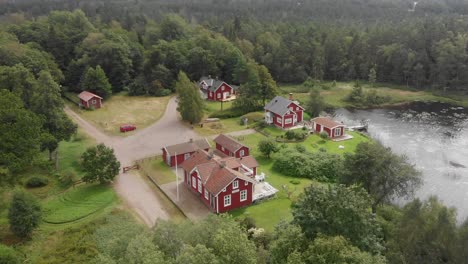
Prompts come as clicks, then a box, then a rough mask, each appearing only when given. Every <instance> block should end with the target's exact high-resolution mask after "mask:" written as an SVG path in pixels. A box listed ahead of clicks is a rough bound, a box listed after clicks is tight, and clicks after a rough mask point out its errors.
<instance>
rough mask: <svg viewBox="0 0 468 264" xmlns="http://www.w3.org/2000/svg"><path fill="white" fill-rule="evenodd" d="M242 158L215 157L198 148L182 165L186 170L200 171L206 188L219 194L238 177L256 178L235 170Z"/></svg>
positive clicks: (242, 178)
mask: <svg viewBox="0 0 468 264" xmlns="http://www.w3.org/2000/svg"><path fill="white" fill-rule="evenodd" d="M240 162H241V161H240V159H236V158H225V159H221V158H219V157H214V156H212V155H211V154H209V153H208V152H206V151H204V150H201V149H200V150H197V151H196V152H195V153H194V154H193V155H192V156H191V157H190V159H188V160H186V161H184V162H183V163H182V165H181V167H182V168H183V169H184V170H185V171H186V172H188V173H189V172H191V171H193V170H196V171H198V174H199V176H200V178H201V179H202V182H203V184H204V186H205V188H206V189H207V190H208V191H209V192H210V193H212V194H215V195H217V194H219V193H220V192H221V191H222V190H223V189H224V188H226V187H227V186H228V185H229V184H230V183H231V182H232V181H234V180H235V179H236V178H239V179H241V180H244V181H247V182H252V183H254V180H252V179H251V178H249V177H247V176H245V175H244V174H242V173H241V172H238V171H235V170H233V168H238V167H240V165H239V164H240Z"/></svg>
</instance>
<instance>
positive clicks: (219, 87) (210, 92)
mask: <svg viewBox="0 0 468 264" xmlns="http://www.w3.org/2000/svg"><path fill="white" fill-rule="evenodd" d="M237 89H238V87H237V86H235V85H229V84H227V83H226V82H223V81H220V80H217V79H211V78H210V77H202V78H201V80H200V90H201V92H202V94H203V96H204V97H205V99H207V100H210V101H230V100H234V99H235V95H236V94H237Z"/></svg>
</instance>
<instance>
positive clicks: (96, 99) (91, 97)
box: [78, 91, 102, 109]
mask: <svg viewBox="0 0 468 264" xmlns="http://www.w3.org/2000/svg"><path fill="white" fill-rule="evenodd" d="M78 97H79V98H80V105H79V106H81V107H84V108H87V109H89V108H94V109H98V108H101V106H102V97H101V96H99V95H96V94H93V93H91V92H88V91H83V92H81V93H80V94H79V95H78Z"/></svg>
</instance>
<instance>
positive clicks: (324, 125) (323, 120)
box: [310, 117, 345, 139]
mask: <svg viewBox="0 0 468 264" xmlns="http://www.w3.org/2000/svg"><path fill="white" fill-rule="evenodd" d="M310 121H311V122H312V129H313V131H314V132H315V133H321V132H326V133H327V134H328V137H329V138H332V139H334V138H339V137H343V136H344V132H345V131H344V129H345V125H344V124H342V123H338V122H336V121H334V120H332V119H331V118H328V117H316V118H314V119H311V120H310Z"/></svg>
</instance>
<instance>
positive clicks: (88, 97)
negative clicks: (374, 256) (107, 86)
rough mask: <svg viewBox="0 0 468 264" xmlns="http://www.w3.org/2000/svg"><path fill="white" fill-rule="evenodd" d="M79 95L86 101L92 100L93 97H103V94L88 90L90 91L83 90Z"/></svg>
mask: <svg viewBox="0 0 468 264" xmlns="http://www.w3.org/2000/svg"><path fill="white" fill-rule="evenodd" d="M78 97H79V98H80V99H81V100H84V101H86V102H88V101H89V100H91V99H92V98H93V97H97V98H99V99H102V97H101V96H99V95H96V94H93V93H91V92H88V91H82V92H81V93H80V94H79V95H78Z"/></svg>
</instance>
